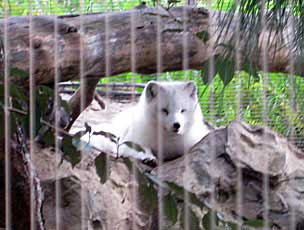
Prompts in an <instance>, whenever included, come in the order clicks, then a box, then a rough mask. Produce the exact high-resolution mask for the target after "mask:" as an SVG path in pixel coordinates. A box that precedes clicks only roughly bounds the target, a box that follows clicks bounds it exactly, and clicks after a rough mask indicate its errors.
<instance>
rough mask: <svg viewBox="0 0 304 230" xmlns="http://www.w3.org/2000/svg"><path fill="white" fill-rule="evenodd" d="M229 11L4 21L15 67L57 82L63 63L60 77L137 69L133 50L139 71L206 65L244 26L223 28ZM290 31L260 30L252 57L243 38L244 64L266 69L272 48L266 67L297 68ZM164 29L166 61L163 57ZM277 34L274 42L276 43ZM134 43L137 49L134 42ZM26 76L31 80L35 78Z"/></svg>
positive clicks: (40, 79)
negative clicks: (238, 29)
mask: <svg viewBox="0 0 304 230" xmlns="http://www.w3.org/2000/svg"><path fill="white" fill-rule="evenodd" d="M224 17H226V14H225V13H223V12H216V11H208V10H206V9H203V8H193V7H189V6H185V7H174V8H171V9H170V10H169V11H167V10H165V9H163V8H159V9H157V8H145V9H140V10H130V11H123V12H114V13H107V14H88V15H82V16H80V15H69V16H36V17H32V18H30V17H10V18H8V19H7V20H5V19H3V20H0V36H1V38H2V40H3V39H4V36H8V38H9V39H8V42H7V46H6V49H5V51H6V55H7V58H8V65H9V67H12V68H14V67H15V68H19V69H23V70H25V71H27V72H31V73H32V74H33V76H34V79H35V81H36V84H51V83H53V82H54V75H55V73H56V68H55V67H57V68H58V74H59V76H60V81H66V80H70V79H77V78H79V74H80V73H82V74H83V76H84V77H85V78H88V79H92V78H102V77H105V76H111V75H116V74H120V73H124V72H129V71H131V70H134V68H133V69H132V66H131V57H132V55H134V58H135V71H136V72H138V73H142V74H151V73H156V72H160V71H161V72H162V71H173V70H182V69H183V68H186V69H202V67H203V66H202V65H203V63H204V62H205V61H206V60H207V59H209V58H210V57H211V56H214V55H221V56H225V55H227V52H225V49H223V48H222V47H221V46H218V44H230V43H229V41H230V40H231V39H232V38H233V36H235V35H236V33H237V31H236V30H235V24H236V20H232V22H231V23H230V26H229V27H227V29H228V30H227V31H225V33H223V31H222V30H221V29H220V28H222V27H223V26H222V25H221V23H223V18H224ZM158 19H159V21H158ZM31 21H32V24H30V22H31ZM132 22H133V23H132ZM5 23H7V26H8V27H7V28H8V31H7V33H6V32H5V29H4V28H5ZM132 27H133V28H132ZM132 29H133V30H134V34H133V36H132V35H131V31H132ZM158 29H159V31H158ZM56 31H57V35H56V36H55V34H56ZM289 31H291V30H290V28H286V30H284V31H283V37H281V36H280V35H281V34H278V35H276V34H275V33H272V32H271V31H267V30H265V31H263V32H262V33H261V34H259V40H258V42H257V43H256V47H253V46H251V48H252V50H251V51H250V52H251V53H254V55H253V56H252V57H251V58H250V60H248V58H247V57H245V54H246V55H248V50H245V49H247V48H248V46H246V44H247V43H246V41H242V40H241V41H239V42H238V44H237V48H238V50H239V52H240V62H241V64H247V63H245V62H247V61H250V63H251V64H253V65H254V66H255V67H256V68H257V69H258V70H263V69H265V68H264V67H263V66H264V65H263V63H262V60H264V55H266V60H267V61H268V63H266V64H268V67H267V69H265V70H267V71H269V72H286V73H287V72H289V71H291V70H292V68H291V67H290V63H289V57H293V59H294V60H297V59H298V58H300V57H299V55H300V54H299V53H296V52H295V51H294V53H290V45H289V44H291V43H290V41H288V39H287V37H288V35H290V32H289ZM158 32H159V34H160V40H159V42H160V53H159V55H160V61H161V63H159V64H160V67H158V64H157V60H158V58H157V55H158V52H157V50H158V48H157V47H158V43H157V42H158V36H157V34H158ZM204 32H207V33H208V36H207V35H206V37H205V38H204V39H202V38H199V37H200V35H202V34H200V33H204ZM240 36H241V35H240ZM269 37H270V38H271V39H270V40H271V41H272V42H268V40H269V39H268V38H269ZM55 38H56V39H55ZM185 40H186V41H185ZM133 42H134V50H135V51H134V53H132V49H131V48H132V43H133ZM184 42H185V44H186V45H187V54H186V56H188V58H189V59H188V66H185V65H183V64H184V59H183V57H184V54H183V52H184V49H183V45H184ZM56 47H57V49H56ZM264 51H267V53H264ZM30 53H32V62H30V57H31V55H30ZM81 59H82V61H83V62H81ZM31 63H32V71H30V70H31V68H30V64H31ZM242 66H243V65H241V67H240V68H242ZM3 68H4V61H2V62H1V63H0V69H1V70H3ZM303 69H304V68H303V65H302V66H300V68H295V69H294V71H295V73H297V74H302V73H303V72H304V70H303ZM12 80H15V79H12ZM19 80H20V79H18V82H20V81H19ZM21 82H22V83H28V79H24V80H23V81H21Z"/></svg>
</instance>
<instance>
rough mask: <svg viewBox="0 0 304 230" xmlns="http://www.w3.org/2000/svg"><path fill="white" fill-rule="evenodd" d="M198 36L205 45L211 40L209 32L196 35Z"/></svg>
mask: <svg viewBox="0 0 304 230" xmlns="http://www.w3.org/2000/svg"><path fill="white" fill-rule="evenodd" d="M196 36H197V37H198V38H199V39H201V40H202V41H203V42H204V43H206V42H207V41H208V40H209V33H208V31H200V32H197V33H196Z"/></svg>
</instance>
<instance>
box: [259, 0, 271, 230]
mask: <svg viewBox="0 0 304 230" xmlns="http://www.w3.org/2000/svg"><path fill="white" fill-rule="evenodd" d="M266 13H267V9H266V6H265V0H262V5H261V15H262V16H261V27H262V33H261V36H262V37H260V38H259V39H263V36H266V35H265V34H266V31H267V28H266V23H267V22H266ZM265 42H266V41H265ZM267 46H268V44H265V43H264V42H261V47H260V48H261V55H262V73H261V75H262V84H263V90H262V94H263V96H262V97H263V98H262V99H263V111H262V117H263V124H264V125H265V126H267V125H268V122H269V118H268V112H267V109H268V108H267V87H268V59H267V58H268V57H267V54H268V47H267ZM267 168H268V165H267ZM268 186H269V177H268V175H267V174H264V175H263V198H264V200H263V202H264V203H263V206H264V207H263V208H264V212H263V219H264V229H265V230H268V229H269V219H268V217H269V210H268V209H269V187H268Z"/></svg>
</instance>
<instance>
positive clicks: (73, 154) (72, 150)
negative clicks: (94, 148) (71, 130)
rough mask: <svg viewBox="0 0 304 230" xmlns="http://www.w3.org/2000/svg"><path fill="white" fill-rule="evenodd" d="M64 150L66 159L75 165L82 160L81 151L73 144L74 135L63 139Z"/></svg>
mask: <svg viewBox="0 0 304 230" xmlns="http://www.w3.org/2000/svg"><path fill="white" fill-rule="evenodd" d="M62 151H63V153H64V155H63V156H64V159H66V160H67V161H69V162H70V163H71V165H72V167H74V166H75V165H77V164H78V163H79V162H80V161H81V152H80V151H78V150H77V148H76V147H75V146H74V145H73V137H71V136H66V137H64V138H63V140H62Z"/></svg>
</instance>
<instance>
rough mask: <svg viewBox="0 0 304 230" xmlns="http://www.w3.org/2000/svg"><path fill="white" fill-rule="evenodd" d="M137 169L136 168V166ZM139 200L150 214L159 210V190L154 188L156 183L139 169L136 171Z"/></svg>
mask: <svg viewBox="0 0 304 230" xmlns="http://www.w3.org/2000/svg"><path fill="white" fill-rule="evenodd" d="M134 167H136V166H134ZM135 175H137V181H138V183H139V186H138V194H139V199H140V200H141V201H142V202H141V204H142V206H143V208H144V209H145V210H148V212H149V213H150V214H152V213H153V211H154V210H155V209H156V208H157V203H158V197H157V190H156V189H155V187H154V183H153V182H152V181H151V180H150V179H149V177H147V176H146V174H143V173H142V172H140V171H139V170H138V169H136V174H135Z"/></svg>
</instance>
